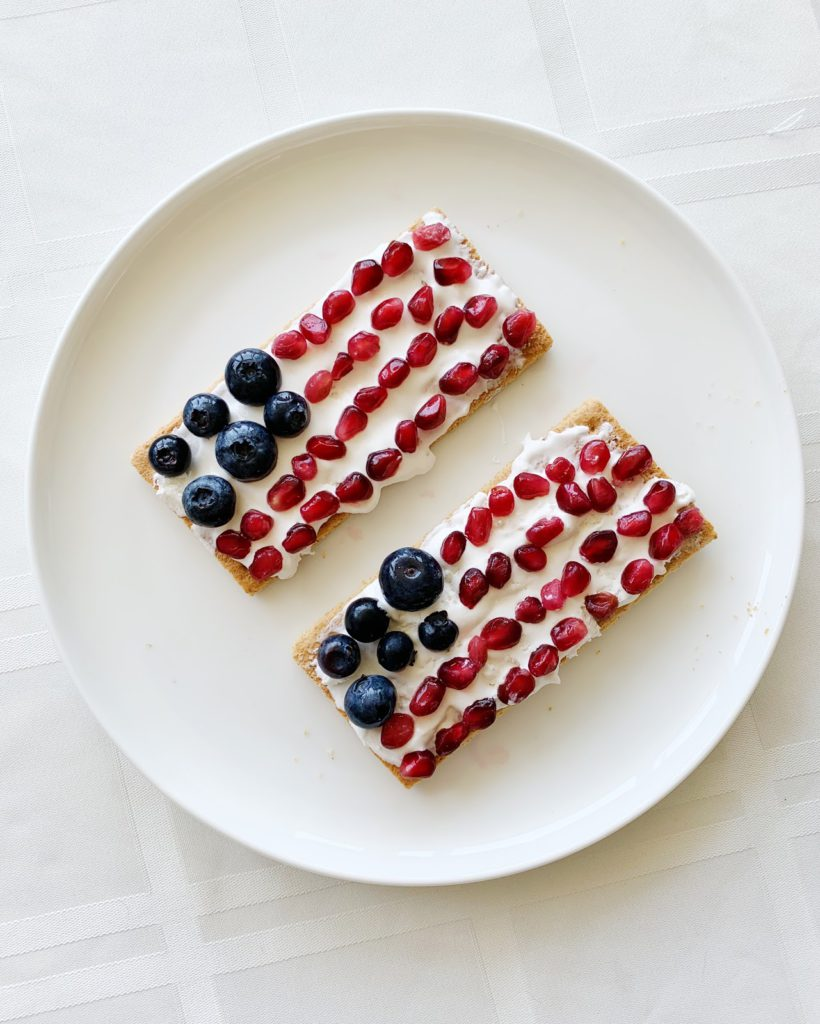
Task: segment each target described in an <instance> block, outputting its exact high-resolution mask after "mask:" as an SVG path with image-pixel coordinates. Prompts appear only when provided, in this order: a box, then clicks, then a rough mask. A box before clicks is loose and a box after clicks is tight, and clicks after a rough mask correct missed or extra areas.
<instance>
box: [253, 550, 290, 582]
mask: <svg viewBox="0 0 820 1024" xmlns="http://www.w3.org/2000/svg"><path fill="white" fill-rule="evenodd" d="M281 568H282V552H281V551H280V550H279V549H278V548H274V547H266V548H259V550H258V551H257V552H256V554H255V555H254V556H253V561H252V562H251V564H250V569H249V570H248V571H249V572H250V574H251V576H253V578H254V579H255V580H269V579H270V578H271V576H275V575H276V574H277V573H278V572H279V571H280V569H281Z"/></svg>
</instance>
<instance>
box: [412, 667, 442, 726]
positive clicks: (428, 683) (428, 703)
mask: <svg viewBox="0 0 820 1024" xmlns="http://www.w3.org/2000/svg"><path fill="white" fill-rule="evenodd" d="M446 692H447V687H446V686H445V685H444V683H442V682H441V680H439V679H436V677H435V676H426V677H425V678H424V679H422V681H421V683H419V686H418V689H417V690H416V692H415V693H414V694H413V697H412V699H411V700H410V710H411V711H412V712H413V714H414V715H417V716H418V717H419V718H424V716H425V715H432V713H433V712H434V711H438V706H439V704H441V701H442V699H443V697H444V694H445V693H446Z"/></svg>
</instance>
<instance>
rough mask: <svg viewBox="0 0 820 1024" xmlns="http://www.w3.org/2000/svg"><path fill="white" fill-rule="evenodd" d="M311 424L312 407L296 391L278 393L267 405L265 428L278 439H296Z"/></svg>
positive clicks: (271, 397)
mask: <svg viewBox="0 0 820 1024" xmlns="http://www.w3.org/2000/svg"><path fill="white" fill-rule="evenodd" d="M308 423H310V406H309V405H308V404H307V402H306V401H305V399H304V398H302V396H301V395H297V394H296V392H295V391H277V392H276V394H275V395H271V396H270V398H269V399H268V400H267V402H266V403H265V426H266V427H267V428H268V430H269V431H270V432H271V433H272V434H275V435H276V437H296V435H297V434H301V433H302V431H303V430H304V429H305V427H306V426H307V425H308Z"/></svg>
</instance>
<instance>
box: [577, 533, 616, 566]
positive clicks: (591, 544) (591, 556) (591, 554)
mask: <svg viewBox="0 0 820 1024" xmlns="http://www.w3.org/2000/svg"><path fill="white" fill-rule="evenodd" d="M617 547H618V535H617V534H616V533H615V531H614V530H593V531H592V533H590V534H589V535H588V536H586V537H585V538H584V539H583V541H582V542H581V547H580V549H579V550H580V552H581V557H582V558H585V559H586V560H587V561H588V562H593V563H596V564H597V563H598V562H608V561H609V560H610V558H612V556H613V555H614V554H615V550H616V548H617Z"/></svg>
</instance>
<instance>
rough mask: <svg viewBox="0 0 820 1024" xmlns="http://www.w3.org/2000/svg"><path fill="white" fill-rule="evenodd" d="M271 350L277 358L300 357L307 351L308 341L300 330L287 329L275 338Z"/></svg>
mask: <svg viewBox="0 0 820 1024" xmlns="http://www.w3.org/2000/svg"><path fill="white" fill-rule="evenodd" d="M271 352H273V354H274V355H275V356H276V358H277V359H299V358H300V357H301V356H303V355H304V354H305V352H307V341H306V339H305V336H304V334H300V333H299V331H285V333H284V334H277V335H276V337H275V338H274V339H273V345H271Z"/></svg>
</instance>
